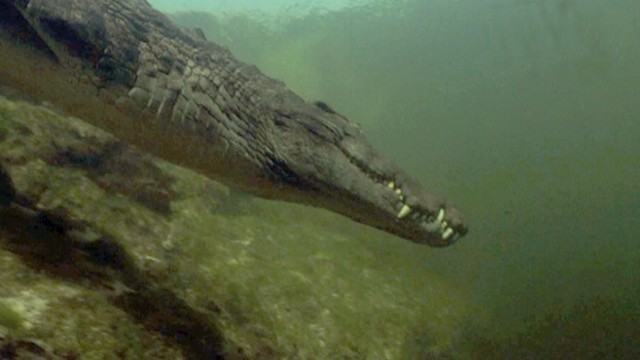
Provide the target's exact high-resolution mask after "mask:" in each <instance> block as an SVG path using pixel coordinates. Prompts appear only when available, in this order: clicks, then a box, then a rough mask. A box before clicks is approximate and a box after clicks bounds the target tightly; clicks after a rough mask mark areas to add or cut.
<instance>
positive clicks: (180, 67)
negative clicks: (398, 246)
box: [0, 0, 468, 247]
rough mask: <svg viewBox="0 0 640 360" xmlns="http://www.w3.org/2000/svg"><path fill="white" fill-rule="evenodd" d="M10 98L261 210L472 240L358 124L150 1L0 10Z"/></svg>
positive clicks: (20, 0)
mask: <svg viewBox="0 0 640 360" xmlns="http://www.w3.org/2000/svg"><path fill="white" fill-rule="evenodd" d="M0 86H1V87H3V88H10V89H16V91H18V92H19V93H21V94H23V95H24V96H25V97H27V98H28V99H31V100H32V101H37V102H43V103H47V104H50V105H51V106H53V107H55V108H57V109H59V110H60V111H62V112H64V113H67V114H69V115H72V116H75V117H78V118H81V119H83V120H85V121H88V122H90V123H92V124H94V125H96V126H98V127H100V128H103V129H105V130H107V131H109V132H111V133H113V134H114V135H115V136H116V137H118V138H121V139H123V140H124V141H126V142H128V143H130V144H132V145H134V146H136V147H138V148H141V149H142V150H144V151H147V152H149V153H151V154H153V155H156V156H158V157H160V158H163V159H166V160H168V161H170V162H173V163H176V164H178V165H181V166H184V167H186V168H190V169H192V170H195V171H196V172H199V173H201V174H204V175H205V176H207V177H209V178H212V179H214V180H217V181H220V182H222V183H224V184H226V185H228V186H230V187H231V188H236V189H239V190H241V191H244V192H248V193H250V194H253V195H256V196H259V197H263V198H268V199H275V200H282V201H289V202H295V203H301V204H306V205H310V206H316V207H321V208H325V209H328V210H330V211H333V212H336V213H339V214H342V215H344V216H346V217H348V218H351V219H353V220H355V221H357V222H360V223H362V224H366V225H369V226H372V227H375V228H378V229H380V230H383V231H385V232H388V233H391V234H394V235H396V236H398V237H401V238H404V239H407V240H410V241H413V242H415V243H419V244H427V245H430V246H433V247H444V246H447V245H450V244H453V243H455V242H456V241H457V240H458V239H459V238H460V237H462V236H463V235H465V234H466V233H467V231H468V226H467V222H466V220H465V217H464V216H463V215H462V213H461V212H460V211H459V210H458V209H457V207H456V206H454V205H453V204H451V203H450V202H448V201H446V200H444V199H443V198H441V197H440V196H438V195H435V194H433V193H431V192H428V191H426V190H424V189H423V188H422V187H421V185H420V184H419V183H418V182H417V181H415V180H414V179H412V178H411V177H410V176H408V175H407V173H406V172H405V171H403V170H402V169H401V168H400V167H399V166H398V165H396V164H395V163H394V162H393V161H391V160H390V159H389V158H388V157H386V156H385V155H384V154H382V153H381V152H380V151H378V150H376V149H374V148H373V146H372V145H371V144H370V143H369V142H368V140H367V139H366V137H365V135H364V133H363V131H362V129H361V128H360V126H359V125H358V124H357V123H356V122H354V121H351V120H350V119H348V118H347V117H346V116H344V115H342V114H340V113H338V112H337V111H335V110H333V109H332V108H331V107H330V106H329V105H328V104H326V103H323V102H309V101H306V100H304V99H302V98H301V97H300V96H298V95H297V94H295V93H294V92H293V91H291V90H290V89H289V88H287V86H286V85H285V84H284V83H283V82H282V81H279V80H276V79H273V78H271V77H269V76H267V75H264V74H263V73H261V72H260V71H259V70H258V69H257V68H256V67H255V66H253V65H250V64H247V63H244V62H242V61H239V60H237V59H236V58H235V57H234V56H233V55H232V53H231V52H230V51H229V50H228V49H227V48H226V47H224V46H221V45H218V44H216V43H214V42H211V41H208V40H207V39H206V37H205V36H204V34H203V32H202V31H201V30H199V29H187V28H184V27H180V26H177V25H175V24H174V23H173V22H171V20H170V19H169V18H168V17H166V16H165V15H163V14H162V13H160V12H159V11H157V10H155V9H153V8H152V6H151V5H150V4H149V3H147V1H145V0H0Z"/></svg>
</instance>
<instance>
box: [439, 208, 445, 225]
mask: <svg viewBox="0 0 640 360" xmlns="http://www.w3.org/2000/svg"><path fill="white" fill-rule="evenodd" d="M443 219H444V210H443V209H440V211H438V222H442V220H443Z"/></svg>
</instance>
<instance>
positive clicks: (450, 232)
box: [442, 228, 453, 240]
mask: <svg viewBox="0 0 640 360" xmlns="http://www.w3.org/2000/svg"><path fill="white" fill-rule="evenodd" d="M451 235H453V229H452V228H447V230H445V231H444V232H443V233H442V239H443V240H447V239H448V238H449V236H451Z"/></svg>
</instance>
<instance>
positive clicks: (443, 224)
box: [440, 221, 449, 230]
mask: <svg viewBox="0 0 640 360" xmlns="http://www.w3.org/2000/svg"><path fill="white" fill-rule="evenodd" d="M447 225H449V224H447V222H446V221H443V222H441V223H440V228H441V229H442V230H444V229H446V228H447Z"/></svg>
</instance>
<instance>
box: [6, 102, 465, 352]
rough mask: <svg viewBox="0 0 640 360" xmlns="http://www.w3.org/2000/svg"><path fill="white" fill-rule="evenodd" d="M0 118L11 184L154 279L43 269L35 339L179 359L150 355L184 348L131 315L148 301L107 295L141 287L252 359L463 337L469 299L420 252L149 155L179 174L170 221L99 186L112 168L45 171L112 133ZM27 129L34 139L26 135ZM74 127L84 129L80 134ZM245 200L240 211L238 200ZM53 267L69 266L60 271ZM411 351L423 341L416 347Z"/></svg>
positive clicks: (14, 106) (78, 264)
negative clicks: (164, 296) (165, 297)
mask: <svg viewBox="0 0 640 360" xmlns="http://www.w3.org/2000/svg"><path fill="white" fill-rule="evenodd" d="M0 100H1V99H0ZM0 113H4V114H5V115H6V116H7V118H8V119H11V120H10V121H11V122H14V123H15V124H14V125H12V126H10V127H9V131H8V135H7V139H6V141H4V142H0V154H4V155H3V156H6V157H9V158H10V161H8V162H7V163H9V164H18V165H16V166H13V165H12V169H11V174H12V176H13V180H14V182H15V183H16V188H17V189H27V190H25V191H27V194H29V196H32V197H33V201H36V202H37V203H38V204H39V207H40V208H41V209H52V211H53V210H55V211H56V213H61V214H64V216H65V218H66V219H69V220H73V221H78V222H81V223H88V224H90V225H91V226H90V231H85V233H90V234H93V235H91V236H88V239H86V240H83V241H89V242H90V241H93V240H95V239H96V238H99V235H98V236H97V235H96V234H102V233H104V232H106V233H107V234H108V236H109V237H110V238H113V239H114V240H115V241H116V242H117V244H118V246H119V247H120V248H121V249H122V251H123V252H124V253H125V254H127V256H128V257H130V258H131V259H132V261H133V266H135V273H136V274H138V275H135V276H140V274H143V275H144V276H145V278H143V279H138V280H136V281H134V282H133V283H132V282H131V281H130V282H129V285H127V284H124V285H123V286H116V285H114V284H117V281H116V282H114V281H113V280H109V281H106V282H105V280H99V279H100V277H98V278H97V279H96V278H92V277H91V274H92V272H95V270H96V269H95V268H94V266H95V264H94V265H91V266H87V265H86V264H84V265H83V263H82V261H81V260H82V259H81V258H80V259H70V260H69V261H64V262H63V264H64V265H63V266H62V268H64V269H66V271H67V273H64V276H65V277H66V279H67V281H71V284H70V285H69V284H67V285H64V286H62V284H61V283H60V282H59V280H57V279H56V277H55V276H54V277H52V278H48V277H47V276H46V275H42V279H40V280H39V281H41V282H42V291H43V293H42V294H40V296H41V297H43V298H46V299H50V301H49V303H48V304H49V305H48V306H49V309H50V310H47V311H46V312H45V313H44V314H43V315H42V316H41V317H40V318H39V320H40V322H41V323H39V325H37V326H35V327H34V328H33V329H32V330H31V331H30V332H29V334H30V336H31V337H34V338H37V339H54V340H53V341H55V342H51V343H55V344H56V347H60V348H61V349H64V350H61V351H65V352H68V353H74V354H90V358H101V356H102V357H104V356H106V358H108V355H107V354H112V353H111V351H115V350H114V349H116V348H118V349H120V350H119V351H121V352H124V353H125V354H127V356H126V358H132V359H133V358H141V359H144V358H171V357H170V356H169V355H166V356H165V357H153V356H151V355H149V354H150V353H153V352H154V351H155V352H158V351H160V350H158V349H164V350H162V351H164V352H165V353H166V354H174V355H175V354H178V352H177V351H178V350H176V349H175V348H173V347H172V346H174V345H175V343H173V342H172V341H171V339H170V338H169V340H170V341H169V345H162V344H159V343H158V341H161V339H162V336H161V335H159V334H158V333H155V332H154V331H152V330H149V329H148V326H147V327H146V326H145V325H144V324H143V323H138V322H136V321H135V320H134V319H145V317H148V315H145V313H144V310H145V307H140V308H134V309H133V310H132V308H126V307H124V308H123V307H121V306H118V304H117V303H113V302H111V301H109V298H110V296H115V297H116V298H118V296H119V295H118V293H119V292H120V293H122V292H124V293H126V292H127V291H132V290H131V289H128V286H136V285H135V284H136V283H138V282H139V281H142V282H148V283H149V284H152V286H154V287H158V288H162V289H166V290H167V291H168V292H169V293H170V294H173V295H175V296H176V297H177V299H178V300H179V301H181V302H182V304H183V305H185V306H186V307H188V308H189V309H194V311H195V312H196V313H198V314H200V315H199V316H201V317H202V321H205V322H206V323H209V324H210V326H211V327H212V328H213V327H217V328H219V329H220V331H221V332H222V333H223V335H224V339H225V343H226V345H225V346H228V347H229V348H239V349H241V350H242V353H243V354H244V356H246V358H249V359H257V358H260V359H282V358H295V359H331V358H343V359H362V358H370V359H377V358H380V359H406V358H411V357H413V355H411V354H415V353H420V354H421V356H422V355H424V356H429V357H431V358H434V359H437V358H439V357H443V356H445V355H446V354H447V353H448V352H450V349H451V347H452V346H453V344H455V342H456V341H457V336H458V330H459V329H458V324H459V323H460V318H462V317H463V316H465V314H466V312H467V311H468V310H467V305H466V304H465V303H464V301H462V300H460V299H464V296H461V295H459V294H457V292H458V291H457V290H456V289H455V287H453V286H451V285H449V284H447V283H446V281H444V280H443V279H440V278H439V277H438V276H436V275H435V274H432V273H430V272H429V271H428V270H427V269H426V268H425V267H424V266H423V264H421V263H419V262H417V261H416V259H415V258H412V257H410V256H406V255H409V254H410V253H411V252H413V251H415V249H416V246H414V245H413V244H407V243H406V242H403V241H401V240H398V239H395V238H392V237H390V236H388V235H385V234H383V233H381V232H378V231H376V230H372V229H368V228H365V227H363V226H360V225H358V224H354V223H353V222H351V221H349V220H346V219H343V218H341V217H339V216H337V215H334V214H332V213H329V212H326V211H323V210H319V209H313V208H308V207H303V206H297V205H291V204H283V203H279V202H269V201H263V200H259V199H249V198H247V197H240V196H237V195H236V194H234V193H233V192H231V191H230V190H229V189H227V188H226V187H224V186H222V185H220V184H218V183H216V182H213V181H211V180H209V179H207V178H205V177H203V176H200V175H198V174H194V173H193V172H191V171H189V170H186V169H183V168H180V167H177V166H175V165H172V164H168V163H166V162H162V161H157V160H154V161H153V163H154V164H155V166H157V168H158V169H160V170H161V171H162V172H163V173H166V174H169V175H170V178H171V179H172V181H171V183H170V187H171V191H174V192H175V193H176V194H177V195H176V196H175V197H174V198H171V199H170V200H171V201H170V211H169V212H168V213H167V212H157V211H154V210H153V208H149V207H147V206H144V204H142V203H140V202H139V201H137V200H136V198H135V197H134V196H131V195H130V194H131V192H127V191H119V190H121V189H111V188H109V187H108V186H104V184H105V182H107V180H108V179H110V177H113V175H112V174H111V173H104V174H98V175H92V176H89V175H90V174H91V169H84V168H81V167H78V166H64V165H56V166H51V165H49V164H48V163H47V161H50V160H47V159H51V158H56V156H57V155H56V154H57V153H56V151H59V150H58V149H65V152H66V153H68V152H78V151H80V150H82V151H86V150H87V149H86V148H87V145H86V144H85V143H84V142H83V141H85V142H86V140H83V138H80V137H79V136H78V134H80V133H87V134H91V136H89V137H86V138H87V139H90V141H91V144H93V145H92V146H90V147H89V148H90V149H89V150H91V151H94V153H95V154H100V151H99V150H100V148H101V146H102V145H100V144H102V143H105V144H108V143H109V142H110V141H111V140H109V138H108V137H107V136H106V135H104V134H103V133H101V132H99V131H97V130H91V128H90V127H88V126H86V125H82V124H81V123H79V122H77V121H75V120H74V121H72V120H70V119H67V118H64V117H61V116H59V115H57V114H55V113H54V112H52V111H50V110H48V109H46V108H42V107H34V106H29V105H25V104H22V103H12V102H8V101H6V100H4V101H0ZM20 126H23V127H26V128H28V130H29V131H22V132H21V131H19V130H17V129H19V127H20ZM78 127H82V128H83V130H82V131H78V130H73V129H74V128H78ZM21 134H28V136H27V135H21ZM20 143H22V145H21V146H20V147H18V146H16V144H20ZM76 148H77V149H80V150H74V149H76ZM79 153H81V152H79ZM43 154H44V155H43ZM141 156H142V155H135V156H134V157H138V158H140V157H141ZM43 159H44V160H43ZM132 159H133V158H132ZM136 161H140V160H136ZM57 164H59V162H58V163H57ZM127 180H128V181H130V182H131V183H134V182H135V181H137V180H136V179H135V178H131V179H127ZM123 183H125V184H126V183H127V182H123ZM29 189H34V190H35V191H34V190H29ZM239 201H241V202H243V204H242V205H241V206H239V205H233V206H232V205H229V204H234V203H237V202H239ZM0 229H1V228H0ZM83 236H84V235H83ZM48 242H51V243H55V242H53V241H52V240H48ZM11 249H12V248H11V247H10V246H9V247H8V250H9V251H12V250H11ZM420 249H424V248H422V247H420ZM71 252H72V251H71ZM44 253H45V254H49V253H51V249H48V250H46V251H44ZM61 256H62V258H63V259H66V258H67V257H65V255H62V254H61ZM53 258H54V259H53V260H52V261H60V260H55V259H56V257H55V256H53ZM53 265H55V266H54V267H53V269H54V270H55V271H60V269H61V265H62V264H59V263H55V264H53ZM38 266H43V265H38ZM47 266H51V265H47ZM110 266H111V265H110ZM113 266H114V269H117V268H118V266H119V265H113ZM22 271H23V272H26V273H30V272H32V270H30V269H28V268H26V269H24V268H23V270H22ZM16 272H17V273H18V274H19V273H20V271H19V270H16V269H14V270H13V271H12V272H8V273H9V274H16ZM109 272H113V270H109ZM100 273H101V272H100V271H98V274H100ZM16 276H17V275H16ZM101 276H102V275H101ZM121 276H123V277H124V278H130V277H131V276H134V275H132V273H130V274H123V275H121ZM96 280H99V281H98V282H96ZM3 283H6V284H11V285H8V287H9V288H10V289H11V290H12V291H19V290H20V289H21V286H23V285H20V284H16V283H15V281H14V282H9V281H8V282H3ZM131 284H133V285H131ZM70 287H71V288H72V290H70V289H69V288H70ZM61 289H67V290H64V291H63V293H66V294H67V295H63V294H60V291H61ZM69 292H72V293H74V295H72V296H69V295H68V294H69ZM114 292H115V293H116V294H115V295H113V293H114ZM133 293H134V295H135V293H136V291H135V290H134V291H133ZM109 294H112V295H109ZM120 295H121V294H120ZM159 300H160V303H161V299H159ZM167 311H170V309H167ZM154 321H155V322H156V323H153V324H152V326H156V327H160V328H162V326H161V325H162V323H163V322H166V323H167V324H171V323H173V322H175V321H176V319H174V318H172V315H171V314H164V315H162V314H158V319H156V320H154ZM423 335H424V336H427V335H428V338H429V339H430V340H429V342H428V343H427V344H426V345H424V343H420V342H419V341H416V340H415V338H416V337H422V336H423ZM97 339H102V340H100V343H101V346H99V347H95V346H94V345H92V344H93V343H95V342H96V341H98V340H97ZM147 343H151V344H152V345H153V346H146V345H144V344H147ZM415 344H420V346H423V345H424V346H423V348H421V349H416V348H415V346H416V345H415ZM83 358H84V357H83ZM178 358H179V357H178Z"/></svg>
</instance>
